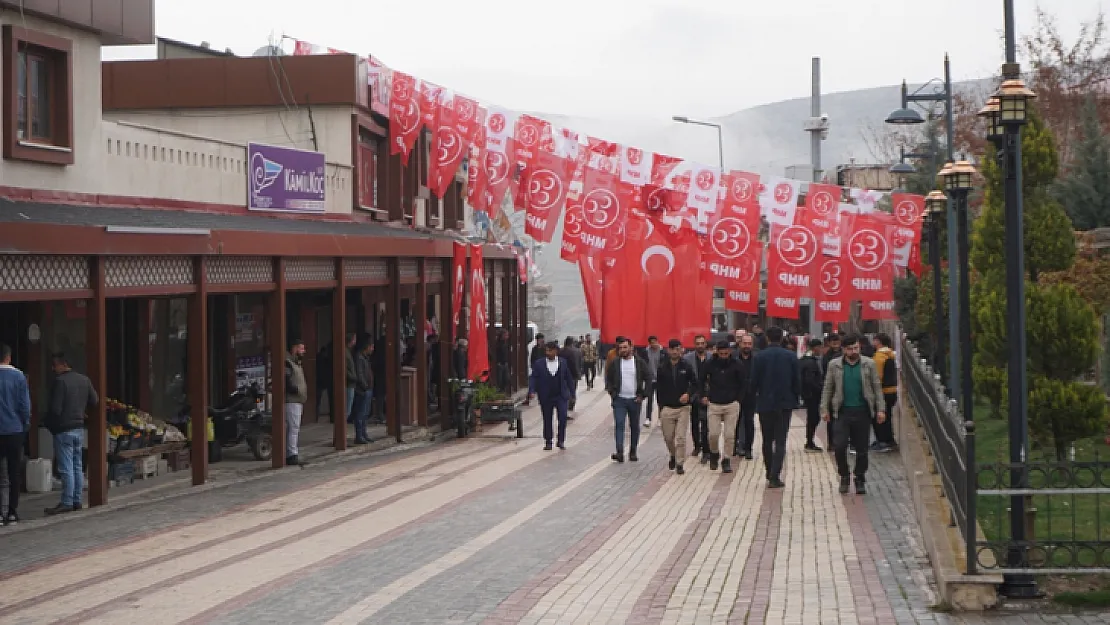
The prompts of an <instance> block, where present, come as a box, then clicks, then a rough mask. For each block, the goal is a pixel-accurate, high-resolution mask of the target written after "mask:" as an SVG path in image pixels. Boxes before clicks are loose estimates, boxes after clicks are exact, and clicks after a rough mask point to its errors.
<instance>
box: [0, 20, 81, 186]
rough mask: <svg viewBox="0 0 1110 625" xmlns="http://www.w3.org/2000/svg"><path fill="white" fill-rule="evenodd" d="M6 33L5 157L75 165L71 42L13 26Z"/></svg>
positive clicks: (6, 27) (4, 32)
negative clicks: (8, 94)
mask: <svg viewBox="0 0 1110 625" xmlns="http://www.w3.org/2000/svg"><path fill="white" fill-rule="evenodd" d="M3 35H4V56H3V58H4V83H5V91H6V92H8V93H11V94H12V97H8V98H5V100H4V158H9V159H17V160H26V161H35V162H41V163H53V164H59V165H69V164H71V163H73V110H72V85H73V70H72V63H71V60H70V55H71V52H72V44H71V42H70V41H69V40H68V39H62V38H60V37H54V36H52V35H46V34H43V33H37V32H34V31H30V30H27V29H24V28H19V27H16V26H14V25H11V24H8V25H5V26H4V28H3ZM9 90H10V91H9Z"/></svg>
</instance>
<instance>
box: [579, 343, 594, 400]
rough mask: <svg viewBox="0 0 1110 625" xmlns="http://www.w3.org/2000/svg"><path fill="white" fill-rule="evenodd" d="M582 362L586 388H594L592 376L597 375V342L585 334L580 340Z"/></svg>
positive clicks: (589, 389) (590, 389) (588, 389)
mask: <svg viewBox="0 0 1110 625" xmlns="http://www.w3.org/2000/svg"><path fill="white" fill-rule="evenodd" d="M582 363H583V368H584V369H585V373H586V390H587V391H592V390H593V389H594V377H596V376H597V344H595V343H594V342H593V340H591V339H590V335H589V334H587V335H586V336H585V338H584V339H583V341H582Z"/></svg>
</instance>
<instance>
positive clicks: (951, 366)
mask: <svg viewBox="0 0 1110 625" xmlns="http://www.w3.org/2000/svg"><path fill="white" fill-rule="evenodd" d="M952 97H953V90H952V68H951V64H950V62H949V60H948V55H947V54H946V55H944V79H943V80H940V79H935V78H934V79H933V80H930V81H929V82H927V83H925V84H924V85H922V86H921V87H919V88H918V89H917V90H916V91H914V92H912V93H911V92H910V91H909V88H908V86H907V85H906V83H905V81H903V82H902V106H901V108H898V109H897V110H895V111H893V112H892V113H891V114H890V115H888V116H887V118H886V123H888V124H894V125H900V126H901V125H915V124H923V123H925V118H923V117H922V116H921V114H920V113H918V112H917V111H916V110H914V109H913V108H910V104H911V103H912V104H942V105H943V106H944V125H945V131H946V132H945V141H946V145H945V152H946V156H947V160H948V161H954V160H955V153H954V150H955V145H956V141H955V137H954V133H955V128H956V124H955V120H954V117H955V110H954V108H953V104H952ZM907 156H908V155H907ZM934 158H935V157H934ZM935 162H936V161H934V163H935ZM891 171H892V173H897V172H894V170H893V168H892V170H891ZM946 223H947V227H948V232H949V237H948V262H949V263H950V264H951V263H957V262H960V261H959V259H957V258H956V242H955V238H954V237H952V236H951V233H952V232H953V231H954V230H955V229H956V215H955V210H954V209H953V206H952V205H951V204H949V206H948V207H947V210H946ZM957 287H958V285H957V280H956V277H955V276H954V275H952V274H951V273H950V274H949V276H948V371H949V374H950V375H949V380H948V381H947V382H948V386H949V387H950V388H951V389H952V391H953V393H954V394H956V395H959V394H960V380H959V377H958V376H957V375H956V373H957V371H959V363H960V346H959V343H958V342H957V341H956V335H957V325H958V320H959V312H958V311H959V310H960V307H959V301H958V300H959V298H958V289H957ZM936 334H937V337H936V340H937V342H938V343H941V344H943V343H942V341H943V339H942V334H941V333H940V332H939V329H938V332H937V333H936ZM941 353H942V354H943V351H942V352H941ZM934 366H935V363H934ZM938 370H939V369H938Z"/></svg>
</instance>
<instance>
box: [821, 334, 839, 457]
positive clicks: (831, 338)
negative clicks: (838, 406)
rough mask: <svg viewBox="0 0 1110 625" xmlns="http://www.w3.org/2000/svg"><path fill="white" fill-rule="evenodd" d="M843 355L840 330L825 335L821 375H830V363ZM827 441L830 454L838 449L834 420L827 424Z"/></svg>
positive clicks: (822, 385) (823, 381)
mask: <svg viewBox="0 0 1110 625" xmlns="http://www.w3.org/2000/svg"><path fill="white" fill-rule="evenodd" d="M843 355H844V350H843V349H841V347H840V333H839V332H830V333H829V334H828V335H827V336H826V337H825V354H824V355H823V356H821V375H822V376H825V377H828V375H829V363H830V362H832V361H833V360H834V359H836V358H840V357H841V356H843ZM824 388H825V380H824V379H822V380H821V389H822V390H824ZM825 441H826V442H827V443H828V445H829V448H828V452H829V453H830V454H831V453H834V452H835V451H836V448H835V446H834V445H833V424H832V421H829V422H828V423H827V424H826V426H825Z"/></svg>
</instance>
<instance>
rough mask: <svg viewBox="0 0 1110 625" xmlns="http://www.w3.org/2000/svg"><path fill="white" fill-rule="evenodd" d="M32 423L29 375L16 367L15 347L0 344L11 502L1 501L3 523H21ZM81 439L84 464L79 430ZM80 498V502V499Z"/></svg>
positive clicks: (2, 444) (4, 457)
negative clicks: (25, 447)
mask: <svg viewBox="0 0 1110 625" xmlns="http://www.w3.org/2000/svg"><path fill="white" fill-rule="evenodd" d="M30 426H31V392H30V388H29V387H28V385H27V376H25V375H23V372H22V371H20V370H19V369H16V368H15V367H13V366H12V348H11V347H9V346H7V345H5V344H3V343H0V465H3V467H4V469H5V471H6V473H7V484H6V486H7V489H6V490H7V492H6V493H4V499H6V500H7V502H6V503H5V502H2V501H0V504H2V507H0V525H12V524H14V523H18V522H19V512H18V510H19V485H20V483H21V482H22V481H23V480H22V471H23V439H24V437H26V436H27V430H28V429H29V428H30ZM77 440H78V443H77V453H78V456H77V461H78V467H80V461H81V456H80V453H81V443H80V440H81V433H80V432H78V433H77ZM78 470H80V469H78ZM63 496H64V495H63ZM78 496H80V491H78ZM77 501H78V502H80V499H78V500H77ZM78 505H79V504H78Z"/></svg>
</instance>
